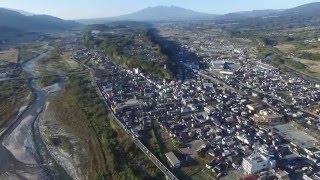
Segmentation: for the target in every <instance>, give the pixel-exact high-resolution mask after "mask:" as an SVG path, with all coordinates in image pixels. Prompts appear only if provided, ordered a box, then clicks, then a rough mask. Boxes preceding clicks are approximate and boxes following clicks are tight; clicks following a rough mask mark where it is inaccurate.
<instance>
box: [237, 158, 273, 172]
mask: <svg viewBox="0 0 320 180" xmlns="http://www.w3.org/2000/svg"><path fill="white" fill-rule="evenodd" d="M268 164H269V165H268ZM275 165H276V162H275V161H274V160H270V159H269V158H268V157H266V156H264V155H262V154H260V153H253V154H251V155H250V156H249V157H246V158H243V161H242V168H243V170H244V172H245V173H246V174H255V173H258V172H261V171H263V170H267V169H273V168H274V167H275Z"/></svg>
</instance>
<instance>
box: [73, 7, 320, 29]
mask: <svg viewBox="0 0 320 180" xmlns="http://www.w3.org/2000/svg"><path fill="white" fill-rule="evenodd" d="M319 13H320V2H315V3H309V4H305V5H302V6H298V7H295V8H292V9H279V10H278V9H276V10H274V9H266V10H253V11H244V12H235V13H228V14H223V15H218V14H208V13H201V12H196V11H193V10H188V9H184V8H181V7H177V6H156V7H148V8H145V9H142V10H140V11H137V12H134V13H130V14H126V15H121V16H116V17H106V18H96V19H82V20H77V21H78V22H80V23H84V24H97V23H105V22H110V21H126V20H130V21H184V20H218V21H219V20H244V19H257V20H258V18H272V17H284V16H285V17H288V16H290V18H291V19H294V18H298V19H299V18H301V16H302V18H304V17H309V18H310V17H311V18H312V19H318V18H319V16H318V15H319Z"/></svg>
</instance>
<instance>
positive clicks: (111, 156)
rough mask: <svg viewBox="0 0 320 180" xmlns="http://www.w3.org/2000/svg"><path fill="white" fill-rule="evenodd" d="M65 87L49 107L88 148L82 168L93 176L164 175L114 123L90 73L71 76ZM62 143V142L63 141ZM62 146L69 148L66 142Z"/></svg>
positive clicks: (144, 176)
mask: <svg viewBox="0 0 320 180" xmlns="http://www.w3.org/2000/svg"><path fill="white" fill-rule="evenodd" d="M68 82H69V83H68V85H67V87H66V89H65V91H64V92H63V93H62V94H61V95H59V97H58V98H57V100H54V101H53V102H52V103H51V104H54V106H55V108H53V105H52V106H51V108H50V109H54V110H55V112H56V113H55V114H56V116H57V117H56V118H57V119H59V121H60V122H62V123H63V124H64V126H65V127H67V128H68V131H69V132H72V133H75V134H76V136H77V137H79V138H80V139H81V140H82V142H81V143H80V144H81V145H82V147H85V148H86V152H87V154H86V155H85V156H84V158H83V159H82V161H84V162H83V163H82V164H83V167H81V168H82V169H83V170H86V171H88V172H89V177H90V178H91V177H95V178H92V179H146V178H149V179H150V178H153V179H157V178H160V179H163V175H162V173H161V172H159V170H158V169H157V168H156V167H155V166H154V165H153V164H152V162H151V161H149V160H148V159H146V157H145V156H144V154H143V153H142V152H141V151H140V150H139V149H137V148H136V147H135V145H134V144H133V142H132V141H131V140H130V137H129V136H127V135H126V134H125V132H123V131H122V130H120V129H117V127H116V126H115V125H114V124H113V122H112V121H110V119H109V118H108V116H107V113H106V112H105V107H104V105H103V102H102V100H101V99H100V97H99V96H98V95H97V92H96V89H95V88H94V87H93V86H92V83H91V80H90V78H89V77H88V76H84V75H81V76H79V75H78V76H75V75H72V76H70V78H69V80H68ZM61 146H63V143H61ZM62 148H63V149H65V148H66V149H68V143H67V142H66V145H65V147H62Z"/></svg>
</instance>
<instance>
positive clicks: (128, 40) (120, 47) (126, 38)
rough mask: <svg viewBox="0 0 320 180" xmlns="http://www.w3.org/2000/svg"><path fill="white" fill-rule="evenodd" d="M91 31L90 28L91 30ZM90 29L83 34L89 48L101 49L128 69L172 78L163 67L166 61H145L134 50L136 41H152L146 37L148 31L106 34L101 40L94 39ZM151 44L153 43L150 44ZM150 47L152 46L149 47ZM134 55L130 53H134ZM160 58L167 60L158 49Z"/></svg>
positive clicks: (136, 30)
mask: <svg viewBox="0 0 320 180" xmlns="http://www.w3.org/2000/svg"><path fill="white" fill-rule="evenodd" d="M89 29H90V28H89ZM89 29H88V28H87V29H86V31H84V33H83V43H84V45H85V46H86V47H88V48H100V49H102V50H104V51H105V52H106V53H107V54H109V55H110V56H111V57H112V59H113V60H114V61H115V62H116V63H118V64H120V65H122V66H125V67H127V68H140V69H141V70H142V71H145V72H147V73H150V74H154V75H156V76H158V77H160V78H170V76H171V75H170V73H169V72H168V71H167V70H165V69H164V68H163V65H164V64H166V61H163V62H158V61H157V62H154V61H148V60H143V55H142V54H139V53H140V52H137V51H135V50H133V49H130V48H134V47H135V46H136V45H135V42H134V39H137V38H139V39H140V40H141V41H143V42H149V41H150V39H149V38H148V37H147V35H146V33H147V32H146V30H141V29H133V30H131V31H132V33H131V34H111V33H110V34H104V35H102V36H101V37H99V38H94V37H93V36H92V35H91V34H90V32H91V31H90V30H89ZM149 43H151V41H150V42H149ZM148 46H150V44H149V45H148ZM133 51H135V53H134V54H132V53H130V54H128V52H133ZM154 53H157V55H158V56H159V57H163V59H166V57H165V55H164V54H163V53H161V50H160V49H159V46H158V48H156V50H155V52H154Z"/></svg>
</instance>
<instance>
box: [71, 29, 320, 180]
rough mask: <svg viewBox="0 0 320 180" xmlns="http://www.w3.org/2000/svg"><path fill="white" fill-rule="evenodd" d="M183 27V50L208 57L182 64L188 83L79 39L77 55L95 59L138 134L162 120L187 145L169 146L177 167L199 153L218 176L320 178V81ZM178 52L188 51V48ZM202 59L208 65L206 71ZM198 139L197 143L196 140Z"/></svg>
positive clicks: (99, 78) (113, 100) (98, 73)
mask: <svg viewBox="0 0 320 180" xmlns="http://www.w3.org/2000/svg"><path fill="white" fill-rule="evenodd" d="M176 27H177V26H176V25H175V26H172V27H170V26H168V27H165V28H163V27H162V28H163V29H164V30H163V31H164V32H162V34H166V33H165V32H169V33H167V34H166V35H167V37H165V36H164V38H171V36H170V35H169V34H171V35H172V31H174V30H175V28H176ZM171 28H173V29H171ZM179 28H180V27H179ZM168 29H170V30H168ZM180 31H182V30H179V33H178V34H180V36H182V37H180V36H179V37H177V36H174V35H172V36H173V37H175V38H181V39H184V40H178V42H180V43H181V45H182V46H183V47H184V48H185V49H186V50H184V51H187V53H193V52H195V50H197V51H196V52H198V54H197V55H198V56H204V57H205V58H203V61H202V62H189V61H181V62H180V63H181V64H180V65H181V66H183V68H187V69H188V70H189V72H191V75H190V78H188V79H186V80H183V81H181V80H168V79H160V78H157V77H155V76H151V75H149V74H148V73H143V72H141V70H140V69H139V68H130V69H128V68H123V67H121V66H119V65H116V64H115V63H114V62H113V61H112V57H110V56H108V55H107V54H105V53H103V52H102V51H101V50H97V49H88V48H86V47H84V46H83V45H81V43H78V44H77V45H73V47H72V50H73V57H74V59H75V60H77V61H82V60H84V59H86V60H88V59H89V60H90V61H92V62H95V63H91V64H95V66H92V69H93V70H94V75H95V79H96V82H97V84H98V85H99V89H100V90H101V92H102V94H103V96H104V99H105V101H106V102H107V104H108V106H109V107H110V109H111V110H112V113H113V114H114V115H115V116H116V118H117V119H119V120H120V121H121V123H122V124H123V126H124V127H125V128H126V129H128V130H129V131H130V133H132V136H133V138H137V139H141V140H142V141H143V139H144V138H145V131H146V129H149V128H150V127H151V126H152V124H153V123H159V125H160V127H161V129H164V130H165V132H166V133H167V134H168V135H169V136H170V138H172V139H173V140H174V141H177V142H179V143H181V144H182V148H181V149H180V150H179V152H178V154H177V152H166V157H167V160H168V162H169V164H170V166H171V167H172V168H174V169H176V168H180V167H183V166H187V165H189V164H190V163H189V162H188V161H190V159H192V158H195V159H196V157H194V156H200V157H205V158H207V159H208V160H209V161H208V163H206V165H205V168H206V169H208V170H210V171H212V172H213V173H212V174H215V175H216V177H223V176H226V177H225V178H244V177H246V178H248V177H250V175H251V176H257V177H259V176H260V177H265V178H267V177H275V178H278V179H288V178H289V175H290V178H293V177H296V178H297V179H315V178H317V177H319V166H320V164H318V161H319V158H320V148H319V147H320V146H319V141H318V137H319V136H318V135H317V132H318V131H319V130H320V122H319V116H318V115H317V114H315V113H312V112H309V111H308V110H307V109H306V107H307V106H310V105H315V104H318V102H319V95H320V94H319V92H320V91H319V88H320V84H318V83H316V82H313V81H310V80H307V79H303V78H302V77H299V76H297V75H294V74H284V73H282V72H281V71H280V70H279V69H278V68H276V67H273V66H271V65H270V64H267V63H266V62H265V61H266V60H264V59H260V60H259V59H257V58H256V57H255V56H254V55H253V53H254V51H255V49H254V48H249V46H243V45H242V44H239V43H237V42H231V41H228V40H223V39H221V40H219V38H217V37H218V36H219V34H220V33H221V32H214V31H213V32H207V31H205V32H201V31H199V30H198V31H197V33H195V32H188V31H191V30H188V31H186V32H188V33H186V34H185V37H184V36H183V33H180ZM190 34H193V36H190ZM92 35H93V36H94V35H95V34H94V33H93V34H92ZM208 36H209V37H208ZM211 36H214V37H216V38H215V40H214V41H211V40H212V38H211ZM78 38H81V37H78ZM192 38H194V39H192ZM195 39H197V41H196V42H195ZM74 41H75V42H81V39H77V40H74ZM199 48H200V49H202V51H199ZM212 49H214V52H213V51H212ZM176 53H177V55H176V56H179V55H180V56H182V57H183V56H184V54H183V53H184V52H183V51H182V52H176ZM200 63H201V64H202V65H203V64H204V67H207V68H204V69H200V68H199V64H200ZM190 64H192V65H190ZM153 121H156V122H153ZM199 141H200V142H201V143H200V144H198V146H197V147H196V148H194V147H193V145H192V142H199ZM186 149H187V150H186ZM175 153H176V154H175ZM186 157H189V158H186Z"/></svg>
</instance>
